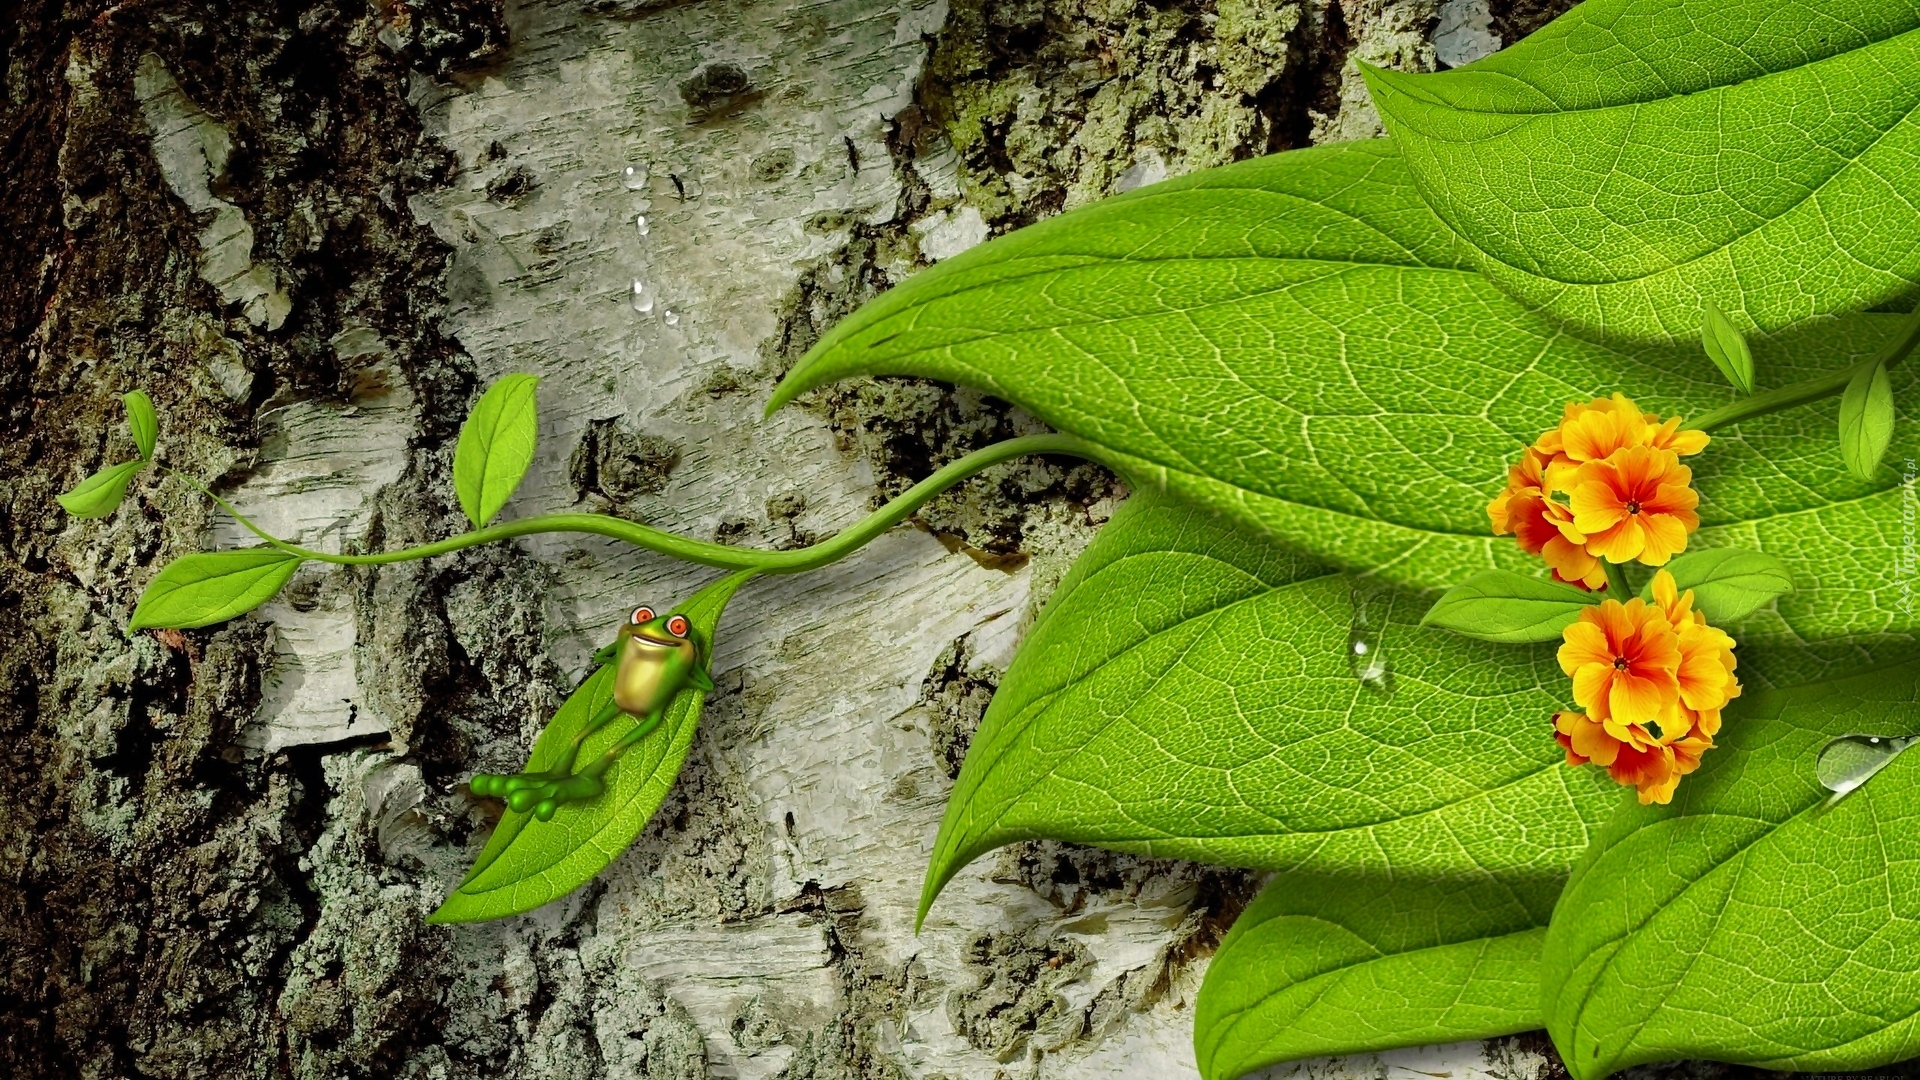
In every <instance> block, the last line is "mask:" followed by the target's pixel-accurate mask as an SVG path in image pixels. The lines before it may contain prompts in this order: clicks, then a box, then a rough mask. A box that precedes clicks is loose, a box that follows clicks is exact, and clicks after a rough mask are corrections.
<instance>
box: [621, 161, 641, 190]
mask: <svg viewBox="0 0 1920 1080" xmlns="http://www.w3.org/2000/svg"><path fill="white" fill-rule="evenodd" d="M647 177H648V171H647V163H646V162H644V161H636V162H634V163H633V164H631V165H629V166H627V167H626V168H624V169H621V170H620V184H621V186H623V187H625V188H626V189H627V190H628V191H639V190H640V189H641V188H643V187H646V186H647Z"/></svg>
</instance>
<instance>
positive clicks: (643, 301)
mask: <svg viewBox="0 0 1920 1080" xmlns="http://www.w3.org/2000/svg"><path fill="white" fill-rule="evenodd" d="M653 302H654V294H653V286H651V285H649V284H647V283H646V281H645V280H643V279H641V278H634V279H633V290H632V292H631V293H630V294H629V298H628V303H630V304H632V305H633V310H635V311H637V312H639V313H640V314H642V315H651V314H653Z"/></svg>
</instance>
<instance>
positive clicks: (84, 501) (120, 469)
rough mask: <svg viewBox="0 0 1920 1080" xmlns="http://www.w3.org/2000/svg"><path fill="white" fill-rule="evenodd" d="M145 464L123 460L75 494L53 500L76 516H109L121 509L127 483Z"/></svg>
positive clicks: (71, 493) (88, 480) (91, 479)
mask: <svg viewBox="0 0 1920 1080" xmlns="http://www.w3.org/2000/svg"><path fill="white" fill-rule="evenodd" d="M146 465H147V463H146V462H145V461H123V462H121V463H120V464H118V465H109V466H107V467H106V468H104V469H101V470H100V471H99V472H97V473H94V474H93V475H92V476H89V477H87V478H86V479H85V480H82V481H80V486H78V487H76V488H74V489H73V490H72V491H69V492H66V493H65V494H61V495H56V496H54V498H55V499H58V500H59V501H60V505H61V506H64V507H66V509H67V513H69V514H72V515H73V516H74V517H77V518H103V517H106V516H107V515H108V514H111V513H113V512H114V511H115V510H117V509H119V508H120V500H121V499H123V498H126V495H127V484H128V482H130V481H131V480H132V479H133V478H134V476H135V475H136V474H138V473H139V472H140V470H141V469H144V468H146Z"/></svg>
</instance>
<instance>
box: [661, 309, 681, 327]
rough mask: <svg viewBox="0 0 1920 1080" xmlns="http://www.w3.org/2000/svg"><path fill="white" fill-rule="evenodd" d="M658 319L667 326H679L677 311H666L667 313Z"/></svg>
mask: <svg viewBox="0 0 1920 1080" xmlns="http://www.w3.org/2000/svg"><path fill="white" fill-rule="evenodd" d="M660 318H661V320H662V321H663V322H665V323H666V324H667V325H668V326H679V325H680V313H679V312H677V311H671V310H670V311H668V312H667V313H666V314H665V315H662V316H661V317H660Z"/></svg>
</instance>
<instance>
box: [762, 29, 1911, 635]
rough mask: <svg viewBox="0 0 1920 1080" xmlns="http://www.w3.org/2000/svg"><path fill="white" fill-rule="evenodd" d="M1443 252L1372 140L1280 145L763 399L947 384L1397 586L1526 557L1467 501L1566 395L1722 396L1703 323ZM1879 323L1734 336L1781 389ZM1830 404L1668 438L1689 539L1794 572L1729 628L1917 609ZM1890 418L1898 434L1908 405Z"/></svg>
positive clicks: (1173, 185)
mask: <svg viewBox="0 0 1920 1080" xmlns="http://www.w3.org/2000/svg"><path fill="white" fill-rule="evenodd" d="M1589 2H1591V0H1589ZM1916 175H1920V172H1917V173H1916ZM1464 258H1465V256H1464V254H1463V253H1461V252H1460V251H1459V248H1458V241H1457V239H1456V238H1455V237H1454V236H1453V234H1452V233H1451V232H1450V231H1449V230H1448V229H1447V228H1446V227H1445V225H1444V224H1443V223H1441V222H1440V221H1439V220H1438V219H1437V218H1435V217H1434V216H1433V213H1432V212H1431V211H1430V210H1428V209H1427V208H1426V205H1425V204H1424V203H1422V202H1421V201H1420V198H1419V195H1418V193H1417V192H1416V191H1415V190H1414V187H1413V183H1412V180H1411V178H1410V177H1409V176H1408V174H1407V172H1406V169H1405V167H1404V165H1403V164H1402V162H1401V161H1400V159H1399V157H1398V155H1397V154H1396V152H1395V150H1394V148H1393V145H1392V144H1391V143H1390V142H1387V141H1385V140H1372V141H1362V142H1354V143H1347V144H1344V145H1338V146H1330V147H1321V148H1315V149H1310V150H1302V151H1293V152H1289V153H1285V154H1277V155H1273V156H1271V157H1267V158H1260V159H1256V160H1253V161H1247V162H1242V163H1239V164H1235V165H1230V166H1226V167H1224V168H1220V169H1215V170H1210V171H1207V172H1203V173H1197V174H1193V175H1189V176H1186V177H1182V178H1179V179H1176V180H1170V181H1167V182H1165V183H1162V184H1156V185H1154V186H1153V187H1151V188H1145V189H1142V190H1140V191H1136V192H1131V193H1129V194H1127V195H1123V196H1120V197H1118V198H1115V199H1109V200H1107V201H1105V202H1101V203H1097V204H1094V205H1092V206H1088V207H1084V208H1081V209H1078V210H1075V211H1072V212H1070V213H1067V214H1062V215H1060V216H1059V217H1057V218H1053V219H1050V220H1048V221H1045V222H1042V223H1040V224H1038V225H1035V226H1032V227H1030V228H1026V229H1022V230H1020V231H1019V232H1017V233H1014V234H1012V235H1010V236H1008V237H1004V238H1001V239H997V240H994V241H991V242H989V243H986V244H983V245H981V246H979V247H976V248H973V249H972V250H970V251H967V252H965V253H964V254H962V255H960V256H957V257H955V258H953V259H949V260H947V261H945V262H942V263H940V264H939V265H937V266H935V267H933V268H932V269H930V270H927V271H925V272H923V273H921V274H919V275H917V276H915V277H914V278H913V279H912V280H910V281H908V282H906V283H905V284H903V285H901V286H900V287H898V288H895V289H893V290H890V291H889V292H887V293H885V294H883V295H881V296H880V297H878V298H877V299H875V300H874V301H873V302H871V303H869V304H867V305H866V306H864V307H863V308H861V309H860V310H859V311H858V312H857V313H855V314H854V315H852V316H850V317H849V318H847V319H844V320H842V321H841V322H840V323H839V324H838V325H836V326H835V327H834V329H833V330H832V331H830V332H829V333H828V334H827V335H826V336H825V337H824V338H823V339H822V340H821V341H820V342H819V343H818V344H817V345H815V346H814V348H813V349H812V350H811V351H810V352H809V353H808V354H807V356H806V357H805V358H804V359H803V360H802V361H801V362H800V364H799V365H798V366H797V367H796V368H795V369H794V370H793V371H792V372H791V373H790V374H789V375H788V376H787V378H786V380H785V381H784V382H783V383H782V384H781V386H780V387H779V389H778V391H777V392H776V394H775V397H774V401H775V404H778V403H780V402H785V401H789V400H792V398H793V397H795V396H796V395H798V394H800V393H802V392H804V391H806V390H808V389H810V388H812V387H816V386H820V385H823V384H825V383H828V382H831V381H833V380H835V379H840V378H845V377H847V376H851V375H858V374H867V375H875V374H880V375H919V376H923V377H927V378H935V379H944V380H947V381H951V382H958V383H963V384H965V385H968V386H972V387H975V388H978V389H980V390H982V391H984V392H986V393H990V394H993V395H994V396H996V397H999V398H1002V399H1004V400H1007V401H1011V402H1013V403H1015V404H1017V405H1020V406H1021V407H1023V408H1025V409H1027V410H1028V411H1030V412H1032V413H1034V414H1035V415H1037V416H1038V417H1040V418H1041V419H1042V420H1044V421H1045V422H1046V423H1047V424H1049V425H1050V426H1052V427H1053V428H1054V429H1056V430H1059V431H1064V432H1068V433H1070V434H1074V435H1078V436H1080V437H1082V438H1085V439H1087V440H1089V441H1091V442H1093V443H1096V444H1098V445H1099V446H1100V447H1102V448H1103V449H1104V452H1105V454H1106V457H1107V459H1108V460H1110V461H1111V462H1112V463H1113V464H1114V465H1115V466H1116V467H1118V468H1120V469H1121V470H1122V471H1123V472H1125V473H1126V474H1127V475H1128V477H1129V478H1130V479H1131V480H1132V481H1133V482H1134V483H1135V485H1136V488H1137V489H1138V488H1165V489H1167V490H1169V491H1171V492H1172V493H1174V494H1176V495H1178V496H1180V497H1181V498H1184V499H1187V500H1189V501H1191V502H1195V503H1198V504H1201V505H1205V506H1208V507H1210V508H1212V509H1214V510H1216V511H1217V512H1219V513H1221V514H1224V515H1227V516H1228V517H1231V518H1233V519H1234V520H1236V521H1239V522H1240V523H1241V524H1242V525H1243V527H1245V528H1247V529H1250V530H1253V531H1256V532H1259V533H1262V534H1265V535H1267V536H1271V537H1273V538H1275V539H1276V540H1278V541H1280V542H1283V543H1286V544H1290V545H1292V546H1294V547H1295V548H1297V549H1299V550H1301V551H1304V552H1306V553H1308V554H1310V555H1312V556H1313V557H1315V558H1317V559H1319V560H1321V561H1323V562H1327V563H1332V564H1336V565H1339V566H1342V567H1346V568H1350V569H1353V570H1356V571H1360V572H1368V573H1374V574H1376V575H1377V576H1378V577H1380V578H1382V579H1385V580H1389V581H1395V582H1399V583H1403V584H1406V585H1410V586H1412V587H1414V588H1418V589H1428V588H1440V587H1447V586H1451V585H1454V584H1457V583H1458V582H1460V581H1462V580H1464V579H1465V578H1466V577H1467V576H1468V575H1470V574H1472V573H1474V572H1476V571H1479V570H1485V569H1489V568H1491V567H1499V568H1503V569H1508V570H1513V571H1516V572H1520V573H1527V574H1537V573H1539V571H1540V562H1539V559H1538V558H1537V557H1534V556H1529V555H1526V554H1525V553H1523V552H1522V551H1520V549H1519V547H1518V545H1517V544H1515V543H1514V541H1513V540H1512V538H1510V537H1501V538H1495V537H1494V536H1492V535H1491V533H1490V530H1489V528H1488V524H1487V509H1486V508H1487V503H1488V501H1489V500H1490V499H1492V498H1493V497H1494V496H1495V495H1496V494H1498V493H1499V492H1500V491H1501V490H1502V488H1503V487H1504V486H1505V481H1506V473H1507V467H1508V466H1509V465H1510V464H1512V463H1513V462H1514V461H1516V460H1518V458H1519V456H1520V453H1521V450H1522V448H1523V447H1524V446H1525V445H1526V444H1527V443H1530V442H1532V441H1533V440H1534V439H1535V438H1536V437H1538V436H1539V434H1540V433H1541V432H1542V431H1545V430H1546V429H1548V428H1549V427H1552V426H1553V425H1555V424H1557V423H1558V422H1559V420H1560V417H1561V415H1562V410H1563V408H1564V406H1565V404H1566V402H1568V401H1571V400H1576V399H1580V400H1584V399H1587V398H1589V397H1591V396H1594V395H1603V394H1610V393H1612V392H1614V391H1616V390H1619V391H1623V392H1626V393H1628V394H1630V395H1632V396H1633V397H1634V398H1635V400H1636V401H1638V402H1639V403H1640V405H1641V406H1642V407H1643V408H1646V409H1648V410H1651V411H1657V412H1659V413H1660V414H1661V415H1672V414H1676V413H1677V414H1686V415H1695V416H1697V415H1699V414H1700V413H1701V412H1703V411H1705V410H1707V409H1709V408H1713V407H1716V406H1719V405H1722V404H1726V403H1728V402H1731V401H1733V400H1736V398H1737V391H1735V390H1734V389H1733V388H1731V387H1729V386H1728V385H1727V384H1726V381H1725V379H1723V378H1722V377H1721V376H1720V375H1719V373H1718V372H1716V371H1714V369H1713V367H1712V365H1711V364H1710V363H1708V361H1707V359H1706V357H1705V356H1703V355H1701V352H1700V349H1699V347H1698V345H1697V343H1694V342H1691V341H1689V342H1686V343H1684V344H1680V345H1669V346H1633V347H1625V346H1621V347H1615V346H1610V345H1605V344H1599V343H1595V342H1591V341H1586V340H1583V339H1582V338H1580V337H1578V336H1575V335H1573V334H1570V333H1568V332H1567V331H1566V329H1565V328H1564V327H1562V326H1560V325H1558V324H1555V323H1553V322H1551V321H1549V320H1547V319H1546V318H1544V317H1542V316H1540V315H1538V314H1535V313H1533V312H1531V311H1529V310H1527V309H1526V308H1524V307H1522V306H1521V305H1519V304H1517V303H1515V302H1514V301H1512V300H1510V299H1508V298H1507V297H1506V296H1504V295H1503V294H1501V293H1500V292H1499V291H1498V290H1497V289H1495V288H1494V287H1493V286H1492V285H1490V284H1489V283H1488V282H1487V281H1486V280H1485V279H1484V278H1482V277H1481V276H1480V275H1478V274H1476V273H1473V272H1471V270H1470V269H1468V268H1466V267H1465V266H1464V265H1463V262H1462V260H1464ZM1689 310H1697V307H1696V308H1690V309H1689ZM1900 326H1901V316H1898V315H1877V314H1876V315H1856V316H1849V317H1846V318H1841V319H1834V320H1827V321H1822V322H1820V323H1817V324H1814V325H1811V326H1808V327H1805V328H1802V329H1798V330H1795V331H1793V332H1791V333H1785V334H1780V335H1775V336H1773V337H1770V338H1756V339H1755V340H1754V342H1753V346H1754V350H1755V352H1756V355H1757V357H1758V359H1759V361H1760V362H1761V363H1762V364H1763V365H1764V366H1765V367H1766V368H1767V370H1768V371H1769V372H1770V373H1774V374H1777V375H1778V377H1779V378H1780V380H1781V382H1782V383H1783V384H1788V383H1792V382H1796V381H1799V380H1801V379H1806V378H1811V377H1814V376H1816V375H1820V374H1825V373H1829V372H1832V371H1834V370H1839V369H1841V368H1844V367H1846V366H1849V365H1851V364H1853V363H1856V362H1858V361H1859V360H1862V359H1864V358H1866V357H1868V356H1870V355H1872V354H1873V353H1874V352H1875V350H1877V349H1878V348H1879V347H1880V346H1881V345H1882V344H1883V343H1885V342H1886V341H1887V340H1888V339H1889V338H1890V337H1891V336H1892V335H1893V333H1894V332H1895V331H1896V330H1897V329H1898V328H1899V327H1900ZM1913 368H1920V365H1903V366H1902V367H1900V368H1898V369H1896V371H1895V373H1894V378H1895V381H1896V384H1897V386H1896V389H1898V387H1899V386H1911V385H1912V381H1913V379H1914V377H1915V376H1914V371H1913V370H1912V369H1913ZM1902 400H1909V398H1906V397H1903V398H1902ZM1837 406H1838V403H1837V402H1835V401H1833V400H1831V399H1829V400H1826V401H1823V402H1819V403H1816V404H1814V405H1810V406H1804V407H1801V408H1797V409H1793V410H1789V411H1787V412H1782V413H1776V414H1773V415H1770V416H1764V417H1760V418H1758V419H1754V420H1748V421H1744V422H1742V423H1740V424H1739V425H1738V426H1736V427H1733V428H1728V429H1723V430H1721V431H1718V432H1715V433H1714V436H1713V444H1712V445H1711V446H1710V447H1708V449H1707V452H1706V453H1704V454H1701V455H1699V456H1697V457H1693V458H1689V459H1688V464H1689V465H1691V466H1692V467H1693V469H1694V479H1695V483H1696V486H1697V487H1698V488H1699V490H1700V491H1701V493H1702V498H1703V501H1702V504H1701V507H1700V514H1701V518H1702V522H1703V524H1702V528H1701V529H1700V531H1699V532H1698V533H1695V534H1694V535H1693V536H1692V537H1691V538H1690V546H1691V547H1697V548H1709V547H1733V546H1738V547H1745V548H1750V549H1753V550H1757V551H1765V552H1767V553H1769V554H1772V555H1775V556H1777V557H1778V558H1779V559H1780V560H1781V561H1782V562H1784V563H1785V564H1786V565H1787V567H1788V569H1789V570H1790V571H1791V573H1792V575H1793V579H1794V581H1795V583H1796V584H1797V585H1798V588H1797V589H1796V590H1795V591H1794V592H1793V593H1792V594H1791V595H1790V596H1788V597H1784V598H1782V600H1781V602H1780V607H1779V611H1778V613H1769V614H1768V617H1767V618H1765V619H1758V620H1756V621H1755V622H1754V623H1753V624H1752V625H1750V626H1748V627H1746V628H1744V629H1745V634H1744V636H1743V637H1742V641H1743V643H1758V642H1760V641H1762V640H1770V641H1778V642H1793V643H1797V642H1804V641H1834V640H1840V639H1847V638H1852V637H1855V636H1857V635H1861V634H1901V633H1912V632H1915V631H1920V620H1917V619H1916V618H1915V616H1914V612H1913V611H1911V610H1907V609H1904V608H1897V607H1895V606H1893V605H1889V604H1886V603H1883V602H1879V600H1878V598H1884V597H1886V596H1890V595H1893V594H1894V593H1896V592H1897V591H1898V589H1899V580H1898V579H1897V574H1896V560H1894V559H1892V558H1881V557H1869V556H1867V555H1864V554H1863V552H1871V551H1878V550H1888V551H1891V550H1897V549H1898V546H1899V544H1900V542H1901V541H1900V536H1901V533H1900V513H1901V510H1900V507H1901V491H1900V488H1899V485H1898V482H1897V478H1896V477H1892V476H1888V475H1884V474H1883V475H1880V476H1878V477H1876V478H1875V479H1874V480H1871V481H1862V480H1860V479H1858V478H1856V477H1854V476H1852V475H1851V474H1849V473H1848V472H1847V470H1846V467H1845V464H1844V463H1843V462H1842V461H1841V460H1840V455H1839V449H1838V447H1836V446H1835V445H1834V440H1833V436H1832V431H1833V427H1832V425H1833V423H1834V417H1835V415H1836V414H1835V410H1836V409H1837ZM1895 440H1896V443H1897V446H1896V452H1898V453H1903V454H1904V455H1905V456H1910V457H1920V435H1916V433H1915V432H1914V429H1913V427H1912V425H1908V424H1902V425H1901V426H1899V427H1898V428H1896V431H1895Z"/></svg>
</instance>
